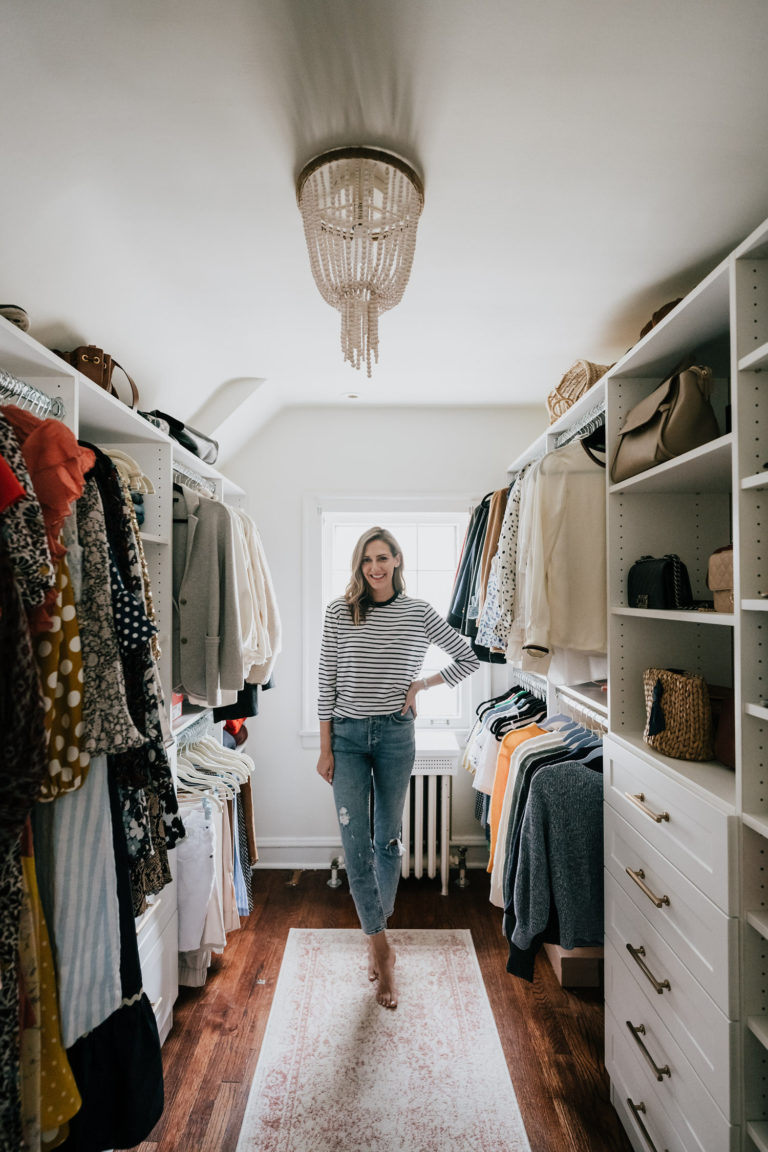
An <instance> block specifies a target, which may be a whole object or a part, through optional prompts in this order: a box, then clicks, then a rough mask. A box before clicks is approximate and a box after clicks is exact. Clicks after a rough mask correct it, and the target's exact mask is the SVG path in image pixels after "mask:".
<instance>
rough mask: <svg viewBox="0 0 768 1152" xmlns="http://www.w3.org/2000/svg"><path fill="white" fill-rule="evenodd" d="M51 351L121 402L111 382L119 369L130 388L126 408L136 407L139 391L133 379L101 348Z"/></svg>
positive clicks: (55, 349) (83, 347) (86, 345)
mask: <svg viewBox="0 0 768 1152" xmlns="http://www.w3.org/2000/svg"><path fill="white" fill-rule="evenodd" d="M53 351H54V352H55V353H56V355H57V356H61V358H62V360H66V361H67V363H68V364H71V365H72V367H73V368H77V370H78V372H82V374H83V376H87V377H88V379H89V380H93V382H94V384H98V386H99V388H103V389H104V391H105V392H109V394H110V396H114V397H115V398H116V399H118V400H122V397H121V396H120V395H119V393H118V391H117V389H116V388H115V385H114V383H113V381H112V374H113V372H114V370H115V368H119V369H120V371H121V372H122V373H123V375H124V376H125V378H126V380H127V381H128V383H129V384H130V386H131V402H130V404H129V405H128V406H129V407H130V408H137V407H138V404H139V390H138V388H137V387H136V385H135V383H134V381H133V379H132V378H131V377H130V376H129V375H128V373H127V372H126V370H125V368H123V366H122V364H118V362H117V360H113V359H112V357H111V356H110V355H109V353H108V352H105V351H104V349H103V348H97V347H96V345H95V344H81V345H80V347H79V348H74V349H73V350H72V351H71V352H60V351H59V350H58V348H54V349H53ZM124 403H126V401H124Z"/></svg>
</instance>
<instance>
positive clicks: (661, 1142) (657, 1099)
mask: <svg viewBox="0 0 768 1152" xmlns="http://www.w3.org/2000/svg"><path fill="white" fill-rule="evenodd" d="M625 992H626V997H625V998H623V999H622V1000H621V1001H619V1003H620V1004H621V1010H620V1014H619V1015H615V1014H614V1012H613V1011H610V1010H609V1011H607V1012H606V1014H605V1065H606V1068H607V1070H608V1075H609V1076H610V1078H611V1081H612V1082H613V1086H614V1089H615V1090H616V1092H615V1095H619V1094H620V1099H621V1102H622V1103H623V1105H624V1108H623V1109H622V1110H621V1111H622V1114H623V1117H624V1118H625V1126H626V1127H627V1129H628V1131H629V1132H630V1134H631V1135H632V1137H633V1143H634V1144H635V1146H636V1147H637V1148H639V1149H643V1150H644V1152H646V1150H647V1149H648V1148H651V1147H653V1148H655V1149H656V1150H657V1152H665V1150H668V1152H737V1149H738V1148H739V1128H738V1127H736V1126H735V1125H732V1124H729V1123H728V1121H727V1120H726V1119H725V1117H724V1116H723V1114H722V1113H721V1112H720V1110H719V1108H718V1107H717V1105H716V1104H715V1103H714V1101H713V1100H711V1099H710V1097H709V1095H708V1093H707V1091H706V1089H705V1088H704V1086H703V1084H702V1083H701V1081H700V1080H699V1079H698V1078H697V1076H696V1074H695V1072H694V1071H693V1070H692V1068H691V1066H690V1064H689V1063H688V1061H687V1060H686V1058H685V1056H684V1054H683V1052H682V1051H681V1050H680V1048H679V1047H678V1046H677V1044H675V1042H674V1041H673V1040H671V1038H670V1037H669V1034H668V1033H666V1034H665V1031H664V1029H663V1026H660V1025H659V1023H658V1021H654V1020H652V1019H651V1017H650V1016H649V1015H647V1014H645V1013H644V1012H643V1010H642V1003H638V1002H636V1001H635V1000H634V999H633V997H632V989H631V985H630V984H629V983H628V985H627V987H626V988H623V989H621V994H622V995H623V994H624V993H625ZM630 1025H631V1028H630ZM629 1101H632V1104H633V1105H634V1108H633V1107H632V1105H630V1103H629ZM614 1102H616V1101H614ZM641 1104H642V1105H643V1108H640V1107H639V1106H640V1105H641ZM627 1116H630V1117H631V1119H630V1121H629V1123H627V1122H626V1118H627ZM640 1124H642V1125H643V1127H644V1128H645V1129H646V1133H647V1135H646V1133H641V1130H640ZM640 1137H642V1138H640ZM648 1138H650V1140H651V1141H652V1142H653V1143H649V1139H648Z"/></svg>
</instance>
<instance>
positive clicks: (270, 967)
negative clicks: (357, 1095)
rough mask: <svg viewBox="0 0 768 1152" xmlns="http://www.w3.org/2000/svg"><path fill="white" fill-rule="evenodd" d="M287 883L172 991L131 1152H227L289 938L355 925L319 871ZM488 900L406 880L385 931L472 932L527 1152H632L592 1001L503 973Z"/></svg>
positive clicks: (258, 893) (263, 887)
mask: <svg viewBox="0 0 768 1152" xmlns="http://www.w3.org/2000/svg"><path fill="white" fill-rule="evenodd" d="M290 878H291V873H288V872H284V871H282V872H279V871H260V872H256V873H255V874H254V879H253V889H254V910H253V913H252V914H251V915H250V916H249V917H247V918H244V919H243V920H242V921H241V929H240V931H239V932H232V933H230V935H229V937H228V943H227V948H226V950H225V952H224V954H223V955H222V956H220V957H214V960H213V963H212V966H211V970H210V972H209V976H208V981H207V983H206V985H205V987H204V988H194V989H192V988H185V989H182V990H181V993H180V996H179V999H178V1001H177V1003H176V1006H175V1009H174V1024H173V1029H172V1031H171V1033H170V1035H169V1037H168V1040H167V1041H166V1043H165V1046H164V1048H163V1065H164V1073H165V1089H166V1106H165V1110H164V1112H163V1116H162V1118H161V1119H160V1121H159V1122H158V1124H157V1125H156V1127H155V1129H154V1131H153V1132H152V1133H150V1135H149V1136H148V1138H147V1140H146V1141H145V1142H144V1143H143V1144H141V1145H139V1147H138V1148H137V1149H135V1150H134V1152H191V1150H194V1152H213V1149H216V1152H235V1148H236V1146H237V1139H238V1135H239V1131H240V1126H241V1124H242V1119H243V1114H244V1112H245V1106H246V1103H247V1099H248V1093H249V1089H250V1085H251V1080H252V1078H253V1074H254V1071H255V1069H256V1064H257V1062H258V1053H259V1048H260V1046H261V1042H262V1040H263V1037H264V1030H265V1028H266V1025H267V1019H268V1016H269V1009H270V1006H271V1003H272V997H273V995H274V989H275V984H276V981H277V977H278V973H279V971H280V962H281V959H282V954H283V949H284V947H285V942H286V940H287V937H288V931H289V929H290V928H292V927H295V928H355V927H357V918H356V915H355V910H354V906H353V904H352V899H351V897H350V895H349V890H348V888H347V886H346V883H344V884H343V885H342V887H341V888H336V889H333V888H329V887H328V885H327V883H326V881H327V879H328V873H327V872H325V871H323V872H302V873H300V874H299V876H298V877H297V883H296V884H295V886H289V885H288V884H287V881H288V880H289V879H290ZM488 890H489V878H488V876H487V875H486V874H485V873H483V872H474V871H473V872H472V873H471V874H470V886H469V887H468V888H463V889H462V888H456V887H452V888H451V891H450V895H449V896H442V895H441V894H440V884H439V881H438V880H437V879H435V880H429V879H421V880H418V881H417V880H414V879H409V880H407V881H403V882H402V883H401V885H400V891H399V894H398V900H397V906H396V909H395V915H394V917H393V919H392V927H393V928H468V929H469V930H470V931H471V933H472V939H473V942H474V945H475V951H476V953H477V958H478V963H479V965H480V970H481V972H482V975H483V980H484V982H485V987H486V991H487V993H488V999H489V1001H490V1004H491V1008H492V1010H493V1013H494V1017H495V1019H496V1023H497V1027H498V1030H499V1037H500V1039H501V1044H502V1048H503V1050H504V1054H505V1056H506V1059H507V1063H508V1065H509V1069H510V1075H511V1078H512V1082H513V1084H514V1086H515V1091H516V1093H517V1097H518V1101H519V1103H520V1110H521V1112H522V1115H523V1120H524V1122H525V1125H526V1128H527V1130H528V1138H529V1141H530V1144H531V1152H552V1149H553V1148H557V1149H558V1150H559V1152H632V1150H631V1145H630V1143H629V1140H628V1138H627V1136H626V1134H625V1133H624V1130H623V1128H622V1127H621V1124H620V1123H619V1120H618V1117H617V1115H616V1113H615V1111H614V1109H613V1107H612V1106H611V1104H610V1101H609V1094H608V1078H607V1076H606V1072H605V1067H604V1065H603V1019H604V1018H603V1003H602V995H601V994H600V993H599V992H596V991H595V990H592V989H578V990H566V989H563V988H561V986H560V985H559V984H558V982H557V980H556V978H555V976H554V973H553V972H552V969H551V967H550V965H549V962H548V960H547V959H546V956H545V955H544V953H543V952H542V953H540V955H539V956H538V957H537V960H536V973H535V980H534V982H533V983H532V984H529V983H528V982H527V981H524V980H520V979H518V978H517V977H514V976H510V975H509V974H508V973H507V971H506V960H507V942H506V940H505V938H504V935H503V933H502V928H501V912H500V910H499V909H498V908H494V907H493V905H491V904H490V903H489V901H488ZM317 1152H322V1149H318V1150H317Z"/></svg>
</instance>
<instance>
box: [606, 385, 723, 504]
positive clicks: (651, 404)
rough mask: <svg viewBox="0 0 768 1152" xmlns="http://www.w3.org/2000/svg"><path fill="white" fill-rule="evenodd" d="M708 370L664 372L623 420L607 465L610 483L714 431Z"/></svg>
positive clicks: (685, 448) (668, 457) (660, 461)
mask: <svg viewBox="0 0 768 1152" xmlns="http://www.w3.org/2000/svg"><path fill="white" fill-rule="evenodd" d="M711 377H712V372H711V369H709V368H703V367H701V366H694V367H691V368H686V369H684V370H682V371H679V372H675V373H674V374H673V375H672V376H669V377H668V378H667V379H666V380H665V381H664V383H663V384H660V385H659V387H658V388H656V389H655V391H653V392H651V394H650V396H646V398H645V399H644V400H641V401H640V403H639V404H636V405H635V407H634V408H633V409H632V411H631V412H630V413H629V415H628V416H627V418H626V420H625V421H624V425H623V427H622V429H621V431H620V432H619V439H618V443H617V445H616V451H615V452H614V456H613V462H612V464H611V480H612V481H613V483H614V484H619V483H621V481H622V480H628V479H629V478H630V476H636V475H637V474H638V473H639V472H645V471H646V469H648V468H655V467H656V465H657V464H663V463H664V461H665V460H672V459H673V458H674V457H675V456H681V455H682V454H683V452H690V451H691V449H692V448H698V447H699V445H701V444H706V443H707V441H708V440H715V439H716V438H717V437H718V436H719V435H720V429H719V428H718V425H717V418H716V416H715V413H714V411H713V408H712V404H711V403H710V399H709V394H710V390H711Z"/></svg>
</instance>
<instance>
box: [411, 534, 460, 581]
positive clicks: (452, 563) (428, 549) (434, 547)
mask: <svg viewBox="0 0 768 1152" xmlns="http://www.w3.org/2000/svg"><path fill="white" fill-rule="evenodd" d="M419 554H420V564H419V567H420V568H427V567H429V568H446V569H449V570H450V572H451V576H452V577H453V575H454V574H455V572H456V556H457V550H456V528H455V527H454V525H453V524H423V525H421V526H420V528H419Z"/></svg>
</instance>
